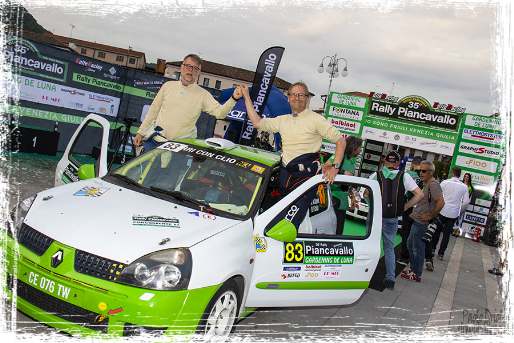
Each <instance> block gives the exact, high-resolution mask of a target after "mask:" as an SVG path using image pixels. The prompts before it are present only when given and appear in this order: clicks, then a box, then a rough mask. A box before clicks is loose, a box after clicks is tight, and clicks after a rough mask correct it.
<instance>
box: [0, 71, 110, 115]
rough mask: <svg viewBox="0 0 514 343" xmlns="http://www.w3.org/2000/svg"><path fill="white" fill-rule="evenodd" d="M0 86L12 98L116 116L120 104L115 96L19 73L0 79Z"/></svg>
mask: <svg viewBox="0 0 514 343" xmlns="http://www.w3.org/2000/svg"><path fill="white" fill-rule="evenodd" d="M0 86H2V87H3V88H5V89H6V91H7V94H9V96H11V97H13V98H19V99H22V100H28V101H31V102H36V103H40V104H46V105H52V106H57V107H64V108H69V109H72V110H79V111H86V112H95V113H99V114H103V115H108V116H116V115H117V113H118V108H119V105H120V99H119V98H116V97H111V96H105V95H104V94H100V93H93V92H88V91H85V90H82V89H79V88H73V87H68V86H63V85H60V84H57V83H53V82H48V81H43V80H38V79H34V78H31V77H27V76H24V75H20V74H18V75H16V74H13V75H12V77H10V78H5V79H0Z"/></svg>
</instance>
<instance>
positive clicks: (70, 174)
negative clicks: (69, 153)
mask: <svg viewBox="0 0 514 343" xmlns="http://www.w3.org/2000/svg"><path fill="white" fill-rule="evenodd" d="M61 180H62V181H64V183H70V182H77V181H80V179H79V174H78V170H77V169H76V168H75V167H74V166H73V165H72V164H68V165H67V166H66V168H64V170H63V171H62V176H61Z"/></svg>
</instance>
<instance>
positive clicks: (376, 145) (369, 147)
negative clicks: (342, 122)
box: [366, 142, 384, 153]
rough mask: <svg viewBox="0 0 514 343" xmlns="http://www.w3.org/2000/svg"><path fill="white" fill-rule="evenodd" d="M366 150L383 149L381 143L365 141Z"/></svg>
mask: <svg viewBox="0 0 514 343" xmlns="http://www.w3.org/2000/svg"><path fill="white" fill-rule="evenodd" d="M366 150H372V151H376V152H379V153H382V151H383V150H384V147H383V146H382V145H378V144H373V143H370V142H368V143H366Z"/></svg>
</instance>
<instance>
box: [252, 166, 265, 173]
mask: <svg viewBox="0 0 514 343" xmlns="http://www.w3.org/2000/svg"><path fill="white" fill-rule="evenodd" d="M251 170H252V171H253V172H256V173H259V174H262V172H263V171H264V168H263V167H260V166H258V165H254V166H253V167H252V169H251Z"/></svg>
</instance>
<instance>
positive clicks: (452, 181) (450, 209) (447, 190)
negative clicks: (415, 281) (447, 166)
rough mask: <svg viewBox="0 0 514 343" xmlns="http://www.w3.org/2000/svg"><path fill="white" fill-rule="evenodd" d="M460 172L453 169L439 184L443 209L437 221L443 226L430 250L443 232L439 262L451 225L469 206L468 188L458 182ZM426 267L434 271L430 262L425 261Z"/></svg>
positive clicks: (434, 238) (448, 238)
mask: <svg viewBox="0 0 514 343" xmlns="http://www.w3.org/2000/svg"><path fill="white" fill-rule="evenodd" d="M461 172H462V170H461V169H460V168H459V167H453V168H452V170H451V172H450V178H449V179H447V180H444V181H443V182H441V188H442V189H443V196H444V207H443V208H442V209H441V212H439V217H438V219H439V222H440V223H441V224H442V225H443V226H442V230H441V228H440V226H438V227H437V229H436V230H435V232H434V233H433V235H432V250H435V248H436V247H437V243H439V236H440V234H441V231H442V232H443V239H442V240H441V245H440V246H439V251H438V253H437V258H438V259H439V260H442V259H443V256H444V252H445V251H446V248H447V247H448V241H449V240H450V234H451V231H452V228H453V225H454V224H455V222H456V221H457V219H458V218H459V215H460V213H462V212H463V211H465V209H466V206H468V204H469V193H468V187H466V185H465V184H463V183H462V182H460V180H459V177H460V174H461ZM426 266H427V269H428V270H434V269H433V263H432V261H426Z"/></svg>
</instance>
